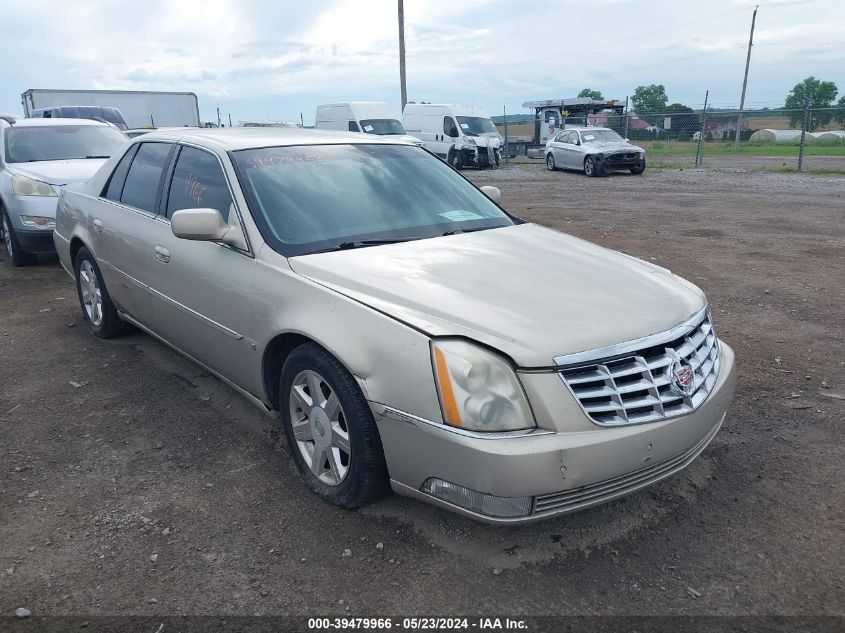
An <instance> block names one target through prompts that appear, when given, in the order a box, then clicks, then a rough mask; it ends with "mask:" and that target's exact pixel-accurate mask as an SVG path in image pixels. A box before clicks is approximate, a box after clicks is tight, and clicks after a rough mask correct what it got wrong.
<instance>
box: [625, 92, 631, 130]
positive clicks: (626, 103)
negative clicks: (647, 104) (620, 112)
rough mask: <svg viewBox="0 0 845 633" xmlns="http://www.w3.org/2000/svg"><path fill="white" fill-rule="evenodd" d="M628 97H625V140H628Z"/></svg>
mask: <svg viewBox="0 0 845 633" xmlns="http://www.w3.org/2000/svg"><path fill="white" fill-rule="evenodd" d="M629 118H631V117H629V116H628V97H625V138H626V139H627V138H628V119H629Z"/></svg>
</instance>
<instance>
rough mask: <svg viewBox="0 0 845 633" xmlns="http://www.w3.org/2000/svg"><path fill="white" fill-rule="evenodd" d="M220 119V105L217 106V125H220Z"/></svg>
mask: <svg viewBox="0 0 845 633" xmlns="http://www.w3.org/2000/svg"><path fill="white" fill-rule="evenodd" d="M221 123H222V121H221V120H220V106H217V127H220V124H221Z"/></svg>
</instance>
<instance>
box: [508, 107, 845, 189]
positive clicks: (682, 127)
mask: <svg viewBox="0 0 845 633" xmlns="http://www.w3.org/2000/svg"><path fill="white" fill-rule="evenodd" d="M540 124H541V121H540V120H537V121H535V122H534V123H533V124H531V123H522V124H516V125H514V124H510V125H509V130H508V135H509V139H508V141H509V145H511V146H514V147H515V148H516V151H513V150H512V151H511V152H510V155H511V156H515V157H517V158H518V157H519V156H520V155H522V156H525V155H527V156H531V155H532V154H533V155H534V156H536V157H538V158H539V157H541V155H542V150H540V155H539V156H538V154H537V152H536V151H533V152H532V151H531V148H532V147H533V148H537V147H542V145H543V144H544V142H543V141H542V140H541V139H540V138H539V130H540ZM565 124H566V125H569V126H572V125H578V126H583V125H589V126H600V127H607V128H610V129H612V130H615V131H616V132H618V133H619V134H620V135H621V136H622V137H624V138H627V139H629V140H630V141H631V142H632V143H634V144H636V145H639V146H640V147H642V148H644V149H645V150H646V156H647V160H648V163H649V165H650V166H652V167H678V168H687V167H704V168H715V169H764V170H771V171H785V172H788V171H799V170H801V171H810V172H817V173H843V174H845V108H843V107H838V108H836V107H833V108H809V107H808V108H803V109H797V110H788V109H770V108H764V109H761V110H744V111H742V112H740V111H739V109H720V108H707V109H706V111H705V110H701V109H699V110H697V111H693V110H689V111H686V112H677V111H675V112H636V113H635V112H627V113H624V114H617V113H613V112H596V113H589V114H582V115H578V116H568V117H566V119H565ZM737 130H739V139H737ZM499 132H500V133H502V135H503V136H504V132H505V130H504V126H503V125H499Z"/></svg>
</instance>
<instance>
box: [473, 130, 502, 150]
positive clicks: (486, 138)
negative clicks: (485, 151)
mask: <svg viewBox="0 0 845 633" xmlns="http://www.w3.org/2000/svg"><path fill="white" fill-rule="evenodd" d="M470 138H471V139H473V140H474V141H475V144H476V145H478V146H479V147H499V146H500V145H501V144H502V139H501V137H499V135H498V134H493V133H492V132H491V133H489V134H479V135H477V136H471V137H470Z"/></svg>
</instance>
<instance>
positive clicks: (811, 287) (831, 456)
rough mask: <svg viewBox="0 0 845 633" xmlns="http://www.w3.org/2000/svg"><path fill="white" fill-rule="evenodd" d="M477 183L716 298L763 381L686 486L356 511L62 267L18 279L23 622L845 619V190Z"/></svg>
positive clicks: (738, 176)
mask: <svg viewBox="0 0 845 633" xmlns="http://www.w3.org/2000/svg"><path fill="white" fill-rule="evenodd" d="M467 175H468V176H469V177H470V178H471V179H472V180H473V181H475V182H477V183H478V184H494V185H497V186H499V187H501V188H502V191H503V205H504V206H505V207H506V208H508V209H510V210H511V211H513V212H514V213H517V214H519V215H521V216H523V217H526V218H528V219H531V220H534V221H537V222H539V223H542V224H546V225H549V226H552V227H554V228H558V229H561V230H564V231H566V232H569V233H573V234H575V235H578V236H581V237H584V238H587V239H589V240H592V241H595V242H597V243H600V244H603V245H606V246H609V247H611V248H614V249H618V250H621V251H624V252H626V253H630V254H632V255H636V256H639V257H643V258H646V259H649V260H651V261H654V262H656V263H658V264H660V265H662V266H665V267H667V268H670V269H672V270H673V271H675V272H677V273H679V274H681V275H683V276H685V277H687V278H689V279H691V280H692V281H694V282H695V283H697V284H699V285H700V286H701V287H702V288H704V290H705V291H706V292H707V294H708V296H709V298H710V300H711V304H712V308H713V313H714V319H715V325H716V329H717V332H718V333H719V335H721V336H722V337H723V338H724V339H725V340H727V341H728V342H729V343H730V344H732V345H733V347H734V349H735V350H736V352H737V355H738V362H739V369H738V377H739V384H738V391H737V395H736V399H735V403H734V405H733V408H732V410H731V411H730V413H729V415H728V418H727V421H726V423H725V426H724V427H723V430H722V431H721V432H720V434H719V435H718V436H717V437H716V439H715V440H714V442H713V443H712V445H711V446H710V447H709V448H708V449H707V450H706V451H705V453H704V454H703V455H702V456H701V457H700V458H699V459H698V460H697V461H696V462H695V463H694V464H693V465H692V466H691V467H690V468H689V469H688V470H687V471H685V472H684V473H681V474H679V475H677V476H675V477H673V478H672V479H670V480H668V481H665V482H663V483H661V484H659V485H656V486H654V487H652V488H650V489H647V490H645V491H642V492H640V493H638V494H636V495H634V496H631V497H628V498H626V499H623V500H619V501H616V502H613V503H610V504H607V505H605V506H602V507H599V508H595V509H592V510H588V511H585V512H581V513H579V514H576V515H572V516H566V517H560V518H557V519H553V520H549V521H545V522H542V523H538V524H534V525H530V526H523V527H513V528H501V527H500V528H495V527H488V526H482V525H479V524H476V523H473V522H470V521H468V520H465V519H462V518H460V517H457V516H453V515H451V514H449V513H446V512H443V511H441V510H438V509H435V508H432V507H430V506H427V505H424V504H421V503H419V502H415V501H410V500H407V499H404V498H400V497H397V496H395V495H388V496H387V497H386V498H384V499H383V500H381V501H380V502H378V503H377V504H375V505H373V506H371V507H370V508H367V509H364V510H361V511H356V512H348V511H343V510H339V509H336V508H333V507H330V506H327V505H325V504H324V503H322V502H321V501H319V500H318V499H317V498H316V497H314V496H313V495H311V494H310V493H309V492H307V491H306V489H305V487H304V486H303V485H301V484H300V482H299V480H298V477H297V475H296V472H295V469H294V467H293V466H292V464H291V462H290V460H289V458H288V455H287V452H286V449H285V448H284V447H283V445H282V444H280V438H279V434H278V432H277V430H276V429H275V428H274V426H273V425H274V422H273V421H272V420H271V419H269V418H267V417H264V416H262V415H261V414H260V413H259V412H258V411H257V410H255V409H253V408H252V407H251V406H250V405H249V404H248V403H246V402H245V401H244V400H242V399H241V398H240V397H239V396H238V395H237V394H235V393H234V392H233V391H232V390H230V389H228V388H227V387H225V386H224V385H223V384H221V383H220V382H218V381H217V380H216V379H214V378H212V377H210V376H209V375H207V374H206V373H204V372H203V371H202V370H200V369H199V368H198V367H196V366H195V365H193V364H192V363H190V362H189V361H186V360H185V359H183V358H182V357H180V356H179V355H177V354H175V353H174V352H172V351H171V350H170V349H169V348H167V347H165V346H163V345H161V344H159V343H158V342H156V341H154V340H153V339H151V338H150V337H148V336H146V335H143V334H140V333H135V334H131V335H129V336H126V337H124V338H120V339H117V340H113V341H102V340H99V339H97V338H95V337H93V336H92V335H91V334H89V333H88V331H87V330H86V327H85V324H84V322H83V321H82V318H81V313H80V310H79V306H78V304H77V302H76V299H75V293H74V289H73V286H72V284H71V281H70V279H69V278H68V277H67V276H66V274H65V273H64V271H62V270H61V268H60V267H59V266H58V264H57V263H56V261H55V260H45V261H43V262H41V263H39V264H38V265H36V266H33V267H31V268H26V269H12V268H11V267H10V266H9V264H8V263H7V262H2V263H0V298H2V299H1V300H0V433H2V441H0V481H2V485H0V612H2V614H3V615H11V614H13V613H14V611H15V609H17V608H27V609H29V610H31V611H32V614H33V616H38V615H51V614H52V615H57V614H76V615H84V616H95V615H98V614H142V615H162V614H232V615H234V614H298V615H303V614H306V615H327V614H341V615H350V614H351V615H361V614H381V615H384V614H403V613H417V614H431V613H439V614H459V613H463V614H472V613H476V614H489V613H507V614H534V615H540V614H599V613H601V614H654V613H658V614H799V615H811V614H839V615H843V614H845V608H843V605H845V586H844V583H845V581H844V580H843V572H842V570H843V569H845V547H843V544H844V543H845V538H843V537H844V536H845V516H843V514H844V513H845V484H843V478H842V464H843V458H845V451H843V447H844V446H845V442H843V412H845V402H843V400H841V397H842V394H843V392H845V364H843V363H845V345H843V331H845V327H843V326H845V299H844V298H843V297H845V274H843V272H845V229H843V219H845V199H843V193H845V180H843V179H841V178H833V177H809V176H796V175H776V174H762V173H753V174H751V173H715V172H702V171H694V170H691V171H669V170H659V171H654V172H646V174H645V175H643V176H639V177H634V176H627V175H617V176H613V177H609V178H602V179H590V178H586V177H584V176H581V175H578V174H572V173H560V172H558V173H548V172H546V171H543V170H540V169H528V168H516V167H509V168H508V167H506V168H502V169H500V170H497V171H489V172H477V173H470V172H468V174H467ZM3 255H4V256H5V253H3ZM490 283H491V291H494V290H495V280H491V282H490ZM378 543H381V544H382V547H381V548H379V547H377V544H378ZM346 549H349V550H351V555H347V556H344V550H346Z"/></svg>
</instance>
